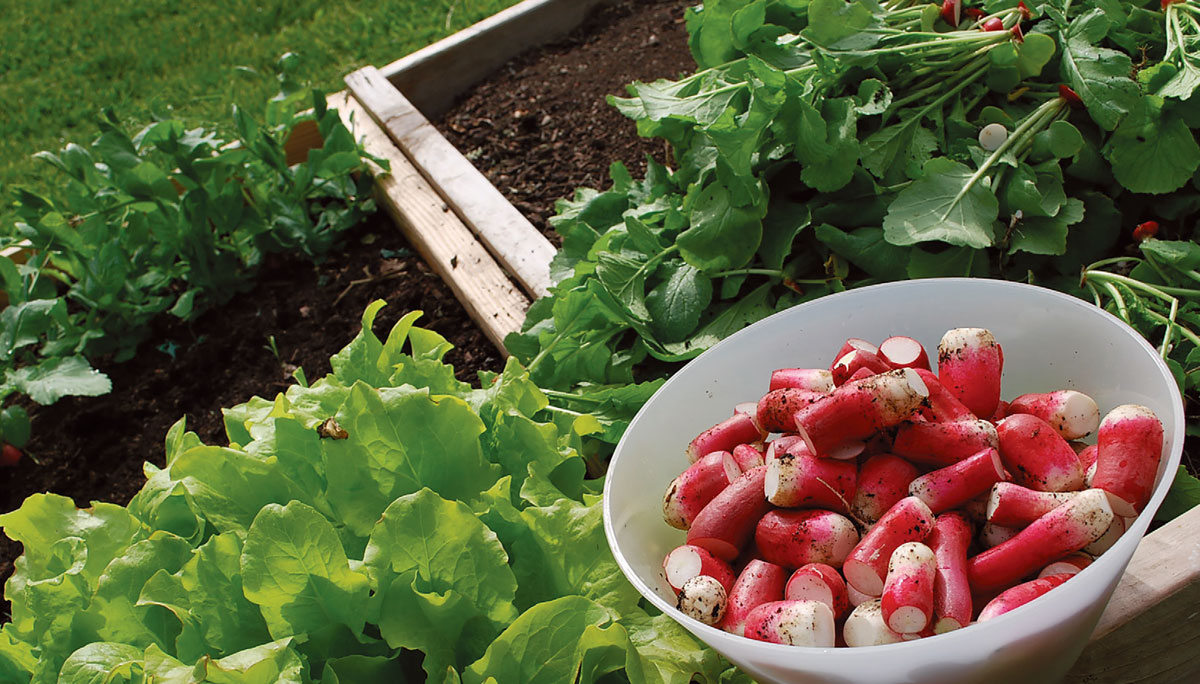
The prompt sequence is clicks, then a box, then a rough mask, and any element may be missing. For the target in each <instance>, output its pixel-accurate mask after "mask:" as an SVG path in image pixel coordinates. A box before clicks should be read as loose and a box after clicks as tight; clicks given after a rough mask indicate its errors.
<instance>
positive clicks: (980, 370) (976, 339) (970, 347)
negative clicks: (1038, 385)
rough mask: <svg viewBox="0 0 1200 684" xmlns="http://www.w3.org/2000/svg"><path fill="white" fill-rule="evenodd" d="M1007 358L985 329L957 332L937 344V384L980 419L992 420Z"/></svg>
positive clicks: (964, 329) (948, 333)
mask: <svg viewBox="0 0 1200 684" xmlns="http://www.w3.org/2000/svg"><path fill="white" fill-rule="evenodd" d="M1003 369H1004V355H1003V353H1002V352H1001V351H1000V345H999V344H997V343H996V338H995V337H994V336H992V333H991V332H989V331H987V330H985V329H983V328H955V329H953V330H949V331H947V332H946V334H945V335H943V336H942V340H941V342H940V343H938V380H940V381H941V383H942V386H943V387H945V388H946V389H947V390H949V391H950V394H952V395H953V396H954V397H955V398H957V399H958V400H959V401H961V402H962V403H963V404H964V405H966V407H967V408H969V409H970V410H971V413H974V414H975V415H976V416H979V417H980V418H987V417H990V416H991V415H992V414H993V413H995V411H996V405H997V404H998V403H1000V375H1001V372H1002V371H1003Z"/></svg>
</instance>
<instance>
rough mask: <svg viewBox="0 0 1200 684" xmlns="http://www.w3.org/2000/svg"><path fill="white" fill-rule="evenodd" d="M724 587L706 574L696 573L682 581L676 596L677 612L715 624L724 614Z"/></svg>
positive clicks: (708, 623)
mask: <svg viewBox="0 0 1200 684" xmlns="http://www.w3.org/2000/svg"><path fill="white" fill-rule="evenodd" d="M725 600H726V595H725V587H724V586H722V585H721V583H720V582H719V581H717V580H716V579H714V578H712V577H709V576H708V575H696V576H695V577H693V578H691V579H690V580H688V581H686V582H684V583H683V586H682V587H680V588H679V595H678V596H677V597H676V602H675V607H676V608H678V609H679V612H681V613H683V614H684V615H686V616H688V617H690V618H692V619H693V620H699V621H700V622H703V623H704V624H706V625H715V624H717V623H719V622H720V621H721V618H722V617H724V616H725Z"/></svg>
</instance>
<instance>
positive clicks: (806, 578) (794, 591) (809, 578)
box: [784, 575, 834, 609]
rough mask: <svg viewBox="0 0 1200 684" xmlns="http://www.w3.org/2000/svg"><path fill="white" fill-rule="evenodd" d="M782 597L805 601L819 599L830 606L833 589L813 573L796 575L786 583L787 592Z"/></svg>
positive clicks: (831, 606)
mask: <svg viewBox="0 0 1200 684" xmlns="http://www.w3.org/2000/svg"><path fill="white" fill-rule="evenodd" d="M784 598H788V599H794V600H805V601H820V602H822V603H824V604H826V605H828V606H829V607H830V609H833V608H834V605H833V590H831V589H830V588H829V585H828V584H826V583H825V580H823V579H821V578H820V577H816V576H815V575H802V576H800V577H796V578H794V579H793V580H791V581H790V582H788V585H787V593H786V594H784Z"/></svg>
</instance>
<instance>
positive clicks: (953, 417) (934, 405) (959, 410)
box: [915, 368, 977, 422]
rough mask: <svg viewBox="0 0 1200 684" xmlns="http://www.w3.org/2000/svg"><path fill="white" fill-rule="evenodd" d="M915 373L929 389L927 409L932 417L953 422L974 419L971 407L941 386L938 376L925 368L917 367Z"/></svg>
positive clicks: (936, 419)
mask: <svg viewBox="0 0 1200 684" xmlns="http://www.w3.org/2000/svg"><path fill="white" fill-rule="evenodd" d="M915 370H916V371H917V375H920V376H921V381H922V382H924V383H925V387H926V389H928V390H929V410H930V411H931V412H932V414H933V419H934V420H935V421H939V422H954V421H958V420H974V419H975V418H977V416H976V415H975V414H974V413H971V409H969V408H967V406H966V404H964V403H962V402H961V401H959V400H958V397H956V396H954V395H953V394H951V393H950V391H949V390H947V389H946V388H945V387H943V386H942V383H941V381H939V380H938V377H937V376H936V375H934V374H933V372H932V371H930V370H929V369H927V368H917V369H915Z"/></svg>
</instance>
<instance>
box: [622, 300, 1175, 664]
mask: <svg viewBox="0 0 1200 684" xmlns="http://www.w3.org/2000/svg"><path fill="white" fill-rule="evenodd" d="M960 286H961V287H980V288H997V289H1000V290H1003V289H1009V290H1011V291H1012V292H1013V293H1021V292H1032V293H1036V294H1037V295H1039V296H1044V297H1048V298H1050V299H1057V300H1058V301H1059V302H1060V303H1062V304H1064V305H1066V306H1072V307H1076V308H1079V309H1081V310H1087V311H1088V312H1089V313H1090V314H1091V315H1098V316H1100V317H1101V318H1106V319H1108V321H1109V322H1110V323H1113V324H1115V325H1116V328H1115V329H1117V330H1120V331H1121V332H1122V333H1123V334H1125V335H1126V336H1128V337H1131V338H1133V340H1134V341H1135V343H1137V344H1138V345H1140V346H1141V347H1142V349H1143V351H1144V352H1146V353H1147V354H1148V356H1149V357H1151V358H1153V361H1154V363H1155V366H1156V368H1157V370H1158V371H1159V373H1160V375H1161V376H1162V379H1163V380H1164V381H1165V382H1164V385H1165V386H1167V387H1168V388H1169V389H1168V393H1169V398H1170V400H1171V407H1172V416H1171V418H1172V423H1173V428H1174V429H1173V430H1172V432H1171V434H1169V435H1164V439H1165V440H1167V441H1168V443H1170V444H1173V445H1174V448H1173V449H1171V451H1170V452H1169V453H1167V454H1166V458H1165V459H1164V460H1165V463H1164V464H1163V465H1162V466H1160V467H1161V468H1162V479H1161V480H1160V481H1159V482H1158V483H1156V485H1155V489H1154V491H1153V492H1152V495H1151V498H1150V501H1149V502H1148V503H1147V504H1146V507H1145V508H1144V509H1143V510H1142V512H1141V513H1139V514H1138V516H1137V517H1136V518H1133V519H1132V520H1131V522H1130V525H1129V528H1128V530H1127V534H1128V532H1129V531H1132V530H1135V529H1137V530H1139V532H1138V535H1137V536H1138V537H1139V538H1140V537H1141V536H1144V534H1145V531H1146V528H1147V527H1148V526H1149V522H1150V518H1152V517H1153V514H1154V512H1155V511H1157V510H1158V508H1159V506H1160V505H1161V504H1162V502H1163V499H1164V498H1165V497H1166V495H1167V491H1168V490H1169V489H1170V484H1169V482H1170V481H1171V480H1173V473H1174V472H1175V471H1176V470H1177V469H1178V465H1179V462H1180V460H1181V457H1182V453H1183V438H1184V428H1185V420H1184V412H1183V411H1184V409H1183V395H1182V393H1181V392H1180V391H1179V386H1178V384H1177V383H1176V382H1175V379H1174V376H1173V375H1172V374H1171V371H1170V369H1169V368H1168V367H1167V365H1166V363H1165V362H1164V361H1163V360H1162V358H1161V357H1160V356H1159V354H1158V350H1156V349H1155V348H1154V347H1153V346H1151V345H1150V343H1149V342H1148V341H1147V340H1146V339H1145V338H1144V337H1143V336H1142V335H1141V334H1140V333H1138V332H1137V331H1136V330H1134V329H1133V328H1132V327H1130V326H1129V325H1128V324H1127V323H1125V322H1124V321H1122V320H1121V319H1120V318H1118V317H1117V316H1115V315H1113V314H1111V313H1109V312H1108V311H1105V310H1104V309H1102V308H1100V307H1097V306H1096V305H1095V304H1093V303H1091V302H1088V301H1086V300H1083V299H1081V298H1079V297H1075V296H1072V295H1070V294H1067V293H1064V292H1061V291H1058V290H1053V289H1050V288H1047V287H1043V286H1040V285H1032V284H1028V283H1022V282H1015V281H1007V280H1000V279H994V278H921V279H914V280H903V281H893V282H887V283H877V284H873V285H868V286H864V287H859V288H854V289H850V290H844V291H842V292H836V293H832V294H828V295H823V296H821V297H818V298H815V299H812V300H809V301H807V302H803V303H801V304H797V305H796V306H793V307H790V308H788V309H784V310H782V311H778V312H775V313H773V314H771V315H770V316H767V317H765V318H763V319H761V320H759V321H756V322H754V323H752V324H751V325H748V326H746V327H744V328H742V329H741V330H739V331H737V332H736V333H733V334H732V335H730V336H729V337H726V338H725V339H723V340H721V341H720V342H718V343H717V344H715V345H713V346H712V347H710V348H709V349H707V350H705V351H704V352H703V353H701V354H699V355H698V356H696V357H695V358H694V359H691V360H690V361H689V362H688V363H687V365H685V366H684V367H683V368H680V369H679V370H678V371H676V373H675V374H673V375H672V376H671V377H670V378H668V379H667V381H666V382H664V383H663V385H662V387H660V388H659V389H658V390H657V391H656V392H655V393H654V395H652V396H651V397H650V399H649V400H647V401H646V403H645V404H644V405H643V406H642V408H641V409H639V410H638V412H637V414H636V415H635V416H634V418H633V419H632V420H631V421H630V423H629V426H628V427H627V428H626V431H625V435H628V434H630V433H631V432H632V430H633V428H634V426H635V425H637V424H638V422H639V421H640V420H641V419H642V418H643V415H644V414H645V413H646V412H647V409H648V408H649V407H650V406H651V404H652V403H653V402H654V400H655V399H656V398H657V397H658V396H659V395H660V394H662V393H664V392H665V391H666V390H667V388H668V387H670V386H671V385H672V383H674V382H675V381H676V379H677V378H679V377H680V376H681V374H682V372H683V370H684V369H685V368H687V366H690V365H692V364H694V363H695V362H696V361H697V360H699V359H701V358H703V357H705V356H707V355H710V354H713V353H714V352H715V351H716V350H719V349H721V348H723V347H725V346H732V345H736V344H738V343H739V340H741V339H744V338H746V337H748V336H750V335H753V334H755V333H756V331H755V328H757V327H758V326H760V324H764V323H766V322H767V321H770V320H772V319H775V318H777V317H792V316H798V315H802V313H803V311H805V310H806V309H807V308H810V307H813V306H830V305H831V304H830V303H831V302H838V301H840V300H842V299H850V298H858V297H863V296H868V295H870V294H871V293H874V292H879V291H880V290H885V289H886V290H900V289H909V288H916V289H919V288H931V287H932V288H937V287H960ZM625 435H622V438H621V439H620V440H619V441H618V444H617V446H616V449H615V450H614V453H613V457H612V460H611V461H610V463H609V468H610V469H611V468H612V467H613V465H614V464H616V463H618V462H619V460H620V458H621V457H622V454H623V453H624V452H623V447H624V446H625V442H626V437H625ZM612 482H613V478H611V477H607V476H606V478H605V482H604V489H603V502H602V513H603V521H604V532H605V536H606V538H607V540H608V544H609V549H610V551H611V552H612V554H613V558H614V559H615V560H616V562H617V565H618V567H620V568H621V572H622V573H624V574H625V577H626V579H627V580H628V581H629V582H630V583H631V584H633V586H634V587H635V588H636V589H637V590H638V593H640V594H641V595H642V596H643V597H644V598H646V599H647V600H648V601H650V602H651V603H652V604H653V605H654V606H655V607H657V608H658V609H659V610H661V611H662V612H663V613H665V614H667V615H669V616H671V618H672V619H673V620H675V621H676V622H677V623H679V624H680V625H681V626H682V627H684V628H685V629H687V630H688V631H690V632H692V634H693V635H695V636H696V637H697V638H699V639H700V640H701V641H703V642H704V643H705V645H706V646H708V647H710V648H717V647H715V646H714V645H713V643H712V640H713V639H715V640H717V641H724V640H727V639H734V638H736V639H739V641H737V642H736V643H738V644H739V645H741V646H742V647H744V648H745V649H748V650H750V651H756V652H761V653H762V654H763V655H767V654H773V655H775V656H785V655H786V654H794V655H809V656H812V655H816V654H818V653H819V654H824V655H823V658H824V659H825V660H826V662H831V661H830V659H831V658H832V659H849V658H861V657H863V656H864V655H867V654H871V655H875V654H879V655H880V656H884V655H886V654H893V653H903V654H906V655H909V656H913V655H916V654H918V653H920V652H922V651H923V650H928V649H935V648H936V649H939V650H941V649H946V648H953V647H954V646H955V645H956V644H957V643H960V642H961V640H963V639H970V640H972V641H976V640H979V639H986V636H987V634H989V632H988V631H986V630H989V629H990V630H991V632H998V631H1000V630H1001V629H1003V626H1004V625H1008V624H1010V623H1011V622H1012V621H1013V620H1019V619H1021V616H1022V615H1028V614H1030V613H1032V612H1033V611H1042V612H1045V611H1049V610H1053V608H1048V607H1047V606H1054V605H1057V603H1059V602H1057V601H1051V602H1040V601H1034V602H1030V603H1028V604H1025V605H1023V606H1020V607H1018V608H1016V609H1014V610H1011V611H1009V612H1007V613H1004V614H1003V615H1000V616H997V617H995V618H993V619H991V620H989V621H988V622H987V623H986V624H979V623H972V624H971V625H969V626H970V627H971V629H969V630H968V629H956V630H952V631H949V632H945V633H942V634H936V635H933V636H934V637H937V638H936V639H934V638H932V637H926V638H921V639H914V640H911V641H904V642H899V643H894V644H884V645H878V646H872V647H866V648H864V647H857V648H852V647H833V648H824V647H812V646H790V645H786V644H773V643H768V642H763V641H756V640H752V639H746V638H744V637H737V636H736V635H734V634H731V633H729V632H726V631H724V630H721V629H719V628H717V627H713V626H710V625H706V624H704V623H702V622H700V621H698V620H693V619H690V618H688V617H686V616H684V615H683V614H682V613H680V612H679V611H678V610H677V609H676V608H675V606H673V605H671V604H670V603H669V602H667V601H666V600H665V599H664V598H663V597H662V596H661V595H659V594H658V592H657V591H655V590H654V589H652V588H651V587H649V586H648V585H647V584H646V583H645V582H643V581H642V579H641V577H640V576H639V575H638V574H637V572H635V571H634V569H633V567H632V565H631V563H630V562H629V561H628V560H627V559H626V558H625V556H624V555H623V554H622V553H621V551H620V548H619V545H618V541H617V532H616V529H615V527H614V522H613V514H612V511H611V509H610V505H609V503H610V500H611V497H610V493H611V486H612ZM664 524H665V523H664ZM1121 541H1123V540H1118V542H1117V543H1118V544H1120V543H1121ZM1138 541H1139V542H1140V539H1139V540H1138ZM1134 550H1136V544H1134V545H1133V548H1132V549H1131V551H1130V557H1132V553H1133V551H1134ZM1106 556H1107V558H1106ZM1115 563H1121V564H1122V565H1123V567H1122V570H1121V573H1120V574H1119V575H1117V579H1116V580H1115V581H1114V586H1115V585H1116V583H1118V582H1119V581H1120V578H1121V576H1123V575H1124V572H1125V570H1124V566H1127V565H1128V559H1126V560H1124V561H1120V560H1119V559H1118V558H1117V557H1116V556H1115V555H1113V554H1109V553H1107V552H1106V553H1104V554H1101V555H1100V556H1098V557H1097V559H1096V560H1095V562H1093V563H1092V564H1091V565H1089V566H1088V567H1086V568H1084V569H1083V570H1081V571H1080V572H1079V573H1078V574H1079V576H1080V577H1093V576H1097V575H1098V574H1099V573H1100V568H1107V569H1110V570H1111V568H1108V566H1111V565H1113V564H1115ZM1072 586H1073V587H1075V588H1079V587H1081V586H1083V585H1082V584H1080V583H1075V584H1074V585H1072V583H1071V582H1067V583H1064V584H1063V585H1061V586H1060V587H1057V589H1058V590H1059V593H1058V594H1057V596H1060V597H1065V596H1066V595H1069V594H1071V593H1080V592H1082V591H1085V590H1083V589H1079V591H1072V589H1068V588H1069V587H1072ZM1062 590H1067V591H1065V592H1064V591H1062ZM981 630H982V631H981ZM956 640H958V641H956ZM717 650H718V651H720V650H721V649H719V648H717Z"/></svg>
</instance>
